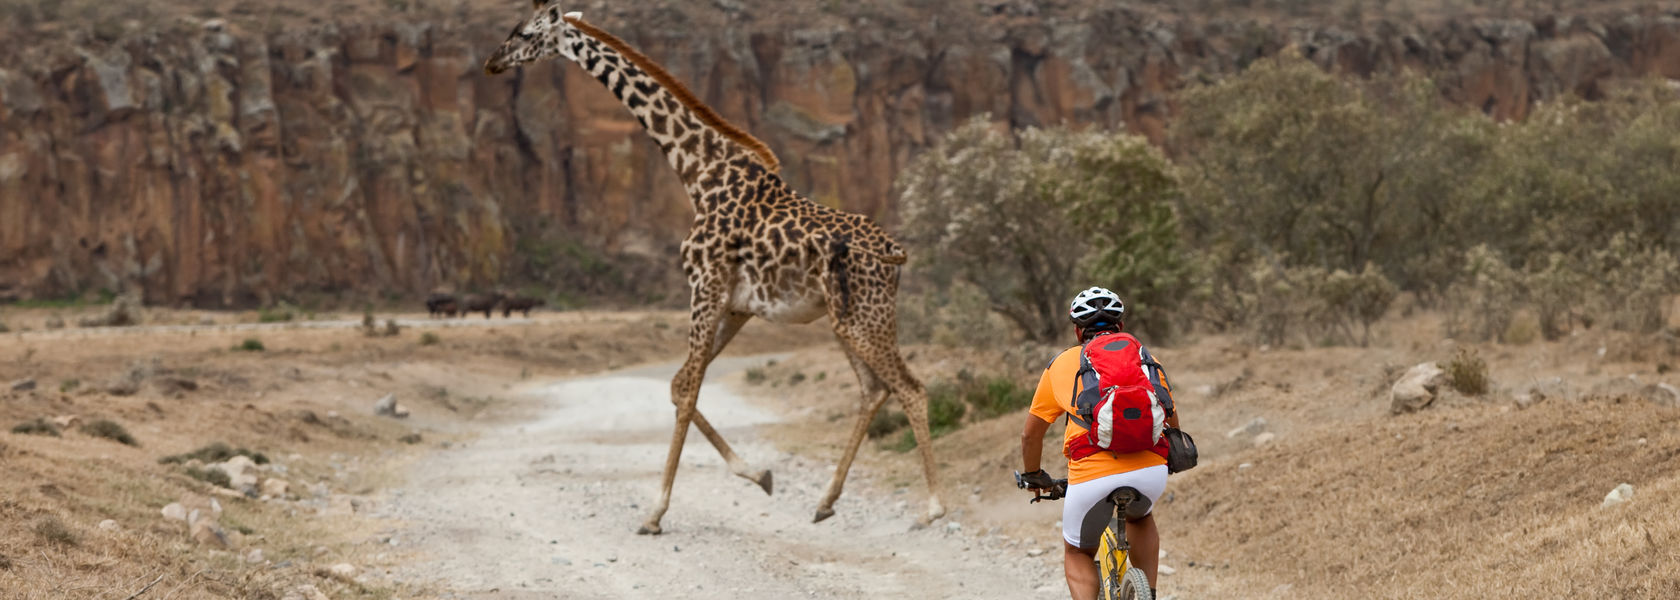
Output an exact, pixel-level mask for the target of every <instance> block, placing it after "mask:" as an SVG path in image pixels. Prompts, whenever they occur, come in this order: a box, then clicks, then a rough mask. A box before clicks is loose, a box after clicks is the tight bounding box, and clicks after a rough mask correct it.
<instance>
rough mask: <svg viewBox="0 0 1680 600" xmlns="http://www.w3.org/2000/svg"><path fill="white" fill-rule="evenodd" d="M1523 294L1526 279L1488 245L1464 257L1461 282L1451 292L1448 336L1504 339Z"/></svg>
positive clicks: (1477, 248) (1485, 339)
mask: <svg viewBox="0 0 1680 600" xmlns="http://www.w3.org/2000/svg"><path fill="white" fill-rule="evenodd" d="M1522 295H1523V290H1522V278H1521V277H1520V276H1518V275H1517V273H1516V271H1514V270H1512V269H1511V267H1510V265H1508V264H1506V263H1505V259H1504V258H1503V257H1501V256H1500V255H1499V253H1498V252H1497V251H1495V250H1493V249H1492V248H1489V247H1488V246H1486V245H1479V246H1476V247H1475V248H1471V249H1470V252H1469V253H1467V254H1466V255H1465V257H1464V271H1463V275H1462V276H1461V277H1460V279H1459V281H1458V283H1455V284H1453V286H1452V287H1451V288H1450V289H1449V290H1448V291H1447V298H1448V311H1447V323H1446V326H1447V335H1449V336H1452V337H1453V338H1455V339H1467V340H1475V341H1487V340H1495V341H1498V340H1502V339H1503V337H1504V335H1505V332H1506V331H1508V330H1509V329H1510V327H1511V320H1512V319H1513V318H1514V317H1515V316H1516V312H1517V308H1518V306H1519V302H1520V301H1521V298H1522Z"/></svg>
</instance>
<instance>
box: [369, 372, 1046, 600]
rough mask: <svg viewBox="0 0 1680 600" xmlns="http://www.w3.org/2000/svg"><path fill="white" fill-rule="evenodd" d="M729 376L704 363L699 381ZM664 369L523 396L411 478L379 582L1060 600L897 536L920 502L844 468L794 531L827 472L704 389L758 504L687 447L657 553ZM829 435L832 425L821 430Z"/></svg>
mask: <svg viewBox="0 0 1680 600" xmlns="http://www.w3.org/2000/svg"><path fill="white" fill-rule="evenodd" d="M747 362H748V361H746V360H745V359H737V360H720V361H718V363H717V364H714V365H713V367H712V371H711V373H712V375H713V378H714V380H715V379H717V378H719V377H720V376H721V375H723V374H726V373H728V372H730V371H732V370H738V369H740V368H742V367H743V366H744V365H745V364H746V363H747ZM674 372H675V365H665V366H659V367H647V368H640V369H634V370H630V371H621V372H616V373H611V374H606V375H601V376H595V377H589V378H584V379H573V380H566V381H561V382H558V383H550V384H544V385H537V386H531V387H529V388H527V389H526V390H525V393H524V394H523V395H522V398H521V401H520V402H518V403H517V404H516V405H513V406H510V407H508V409H507V411H506V412H505V413H503V414H500V415H496V416H497V417H499V419H500V421H501V424H499V425H495V426H493V427H492V428H491V429H489V430H487V431H485V432H484V434H483V435H482V437H481V438H479V439H478V440H477V441H475V442H472V443H470V444H467V445H465V446H459V447H456V448H453V449H449V450H445V451H442V452H440V453H438V454H436V455H434V456H433V457H431V458H428V459H425V460H423V461H421V462H420V463H418V464H417V466H416V471H415V472H414V473H413V474H412V475H411V476H410V480H409V484H408V485H407V486H406V487H405V488H404V489H401V490H398V491H395V492H393V493H392V495H391V498H390V501H389V503H388V505H387V506H386V512H387V514H386V515H385V516H389V517H393V518H396V519H400V520H402V521H404V522H406V523H408V524H410V526H409V529H408V530H407V531H405V532H403V533H400V534H399V537H400V538H402V544H403V545H404V546H410V547H415V548H420V549H422V552H423V553H424V554H423V555H422V556H420V557H417V559H416V560H412V561H408V562H407V565H408V566H406V567H405V568H404V569H403V570H402V571H399V572H398V573H396V575H397V576H398V577H399V578H401V579H404V580H407V581H411V582H414V583H423V582H430V583H431V584H432V585H433V586H436V587H437V588H441V589H443V590H447V591H444V592H442V593H441V594H440V595H441V596H443V597H468V598H478V597H495V598H557V597H558V598H648V597H685V598H789V597H816V598H860V597H881V598H1022V597H1055V596H1057V595H1060V594H1063V593H1065V591H1064V590H1063V589H1062V587H1061V584H1060V576H1059V573H1058V572H1057V571H1055V570H1054V569H1052V568H1051V567H1052V566H1053V565H1051V564H1048V561H1046V560H1044V559H1043V558H1029V557H1027V556H1026V554H1025V553H1024V551H1023V550H1022V549H1019V548H1015V547H1013V546H1012V545H1011V544H1010V543H1009V542H1008V540H1007V539H1006V538H1003V537H1001V536H995V535H991V536H987V535H971V534H970V533H968V532H964V531H962V530H961V527H960V525H958V526H952V525H951V522H950V521H940V522H937V523H935V524H934V525H933V526H932V527H926V528H915V527H913V525H914V522H915V513H916V511H917V510H919V508H920V507H921V506H922V505H923V503H922V500H923V497H922V495H921V490H920V489H919V488H920V486H916V488H914V489H912V490H911V491H908V492H906V491H901V490H902V488H900V491H885V490H883V489H882V488H880V487H877V486H876V485H874V483H873V482H872V481H870V479H869V478H868V477H867V476H863V475H860V474H859V473H858V472H857V470H855V469H854V472H853V477H852V479H851V480H850V481H849V482H848V489H847V494H846V496H844V497H842V499H841V502H840V504H839V505H838V507H837V508H838V510H839V515H837V516H836V517H835V518H833V519H830V520H828V521H825V522H823V523H821V524H813V523H811V522H810V521H811V515H812V512H813V511H814V510H815V507H816V505H817V500H818V498H819V496H820V494H821V493H822V491H823V489H824V486H826V485H827V482H828V476H829V474H830V473H831V472H832V471H831V466H830V465H831V464H832V461H833V460H834V459H833V458H829V459H827V462H824V461H822V460H821V459H816V458H803V457H799V456H794V455H790V454H787V453H784V452H781V451H778V450H777V449H776V448H775V447H774V446H773V445H772V444H770V443H769V442H768V441H767V440H765V439H764V438H763V437H762V436H761V431H760V427H759V426H761V425H766V424H772V423H776V422H778V421H780V419H781V417H780V416H779V415H778V413H777V412H776V410H775V408H776V407H774V406H769V405H767V404H765V403H762V402H757V401H751V400H747V399H745V398H743V397H742V396H740V395H737V394H736V393H735V392H734V391H732V390H731V389H730V388H729V387H728V386H727V385H724V384H720V383H718V382H716V381H714V382H713V383H709V384H707V385H706V386H705V388H704V390H703V391H702V392H701V395H700V409H701V411H702V413H703V414H705V415H706V416H707V418H708V419H710V420H711V422H712V423H713V424H715V425H716V426H717V427H718V428H719V430H720V431H721V432H722V433H723V435H724V437H725V438H726V439H728V440H729V441H730V442H731V444H733V445H734V447H735V448H736V451H737V453H738V454H740V455H741V456H742V457H743V458H745V459H746V460H747V461H748V462H749V463H751V464H753V466H754V467H758V468H762V467H768V468H770V469H771V470H772V471H773V472H774V474H775V495H774V496H773V497H768V496H766V495H765V494H764V493H763V492H762V491H760V490H759V488H758V487H757V486H756V485H754V484H753V483H751V482H749V481H747V480H745V479H741V478H738V477H735V476H733V475H731V474H730V473H729V471H728V469H727V467H726V465H725V464H724V462H723V460H722V459H721V458H720V457H719V455H718V453H717V452H716V451H715V450H714V449H713V448H712V447H711V446H710V444H708V443H707V442H706V440H705V438H704V437H703V436H701V435H700V434H699V433H698V432H697V431H691V432H690V434H689V436H688V441H687V445H686V446H685V449H684V453H683V458H682V469H681V470H680V471H679V473H678V477H677V482H676V489H675V492H674V499H673V501H672V508H671V510H670V512H669V513H667V515H666V517H665V520H664V525H665V530H666V533H665V534H664V535H660V536H638V535H636V534H635V529H636V527H637V526H638V525H639V524H640V523H641V522H642V520H643V519H644V518H645V517H646V515H647V506H648V505H649V504H650V503H652V502H653V501H654V500H655V499H656V498H657V495H658V491H659V489H658V488H659V481H660V474H661V469H662V467H663V465H664V459H665V453H666V449H667V447H668V445H669V440H670V431H671V426H672V418H673V416H672V410H671V408H670V406H671V405H670V401H669V389H670V388H669V381H670V376H671V375H672V373H674ZM837 426H838V425H837Z"/></svg>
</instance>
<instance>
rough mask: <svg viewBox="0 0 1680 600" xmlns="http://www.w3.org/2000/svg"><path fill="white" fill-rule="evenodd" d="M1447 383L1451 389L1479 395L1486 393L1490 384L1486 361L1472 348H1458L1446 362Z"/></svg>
mask: <svg viewBox="0 0 1680 600" xmlns="http://www.w3.org/2000/svg"><path fill="white" fill-rule="evenodd" d="M1447 384H1448V385H1451V386H1452V388H1453V389H1455V390H1458V391H1460V392H1463V393H1466V394H1469V395H1471V396H1481V395H1483V394H1486V393H1488V389H1489V388H1490V387H1491V384H1489V383H1488V367H1487V361H1485V360H1482V355H1481V354H1480V353H1478V352H1476V350H1475V349H1473V348H1459V349H1458V353H1457V354H1454V355H1453V359H1452V361H1451V362H1448V363H1447Z"/></svg>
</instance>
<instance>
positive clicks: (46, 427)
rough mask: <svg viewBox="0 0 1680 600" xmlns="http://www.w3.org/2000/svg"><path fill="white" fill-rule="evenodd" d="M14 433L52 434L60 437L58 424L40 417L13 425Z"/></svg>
mask: <svg viewBox="0 0 1680 600" xmlns="http://www.w3.org/2000/svg"><path fill="white" fill-rule="evenodd" d="M12 433H16V434H21V435H50V436H52V437H60V435H59V431H58V426H57V425H53V424H52V423H48V422H47V420H46V419H39V418H38V419H35V420H33V421H24V422H22V423H18V424H17V425H14V426H12Z"/></svg>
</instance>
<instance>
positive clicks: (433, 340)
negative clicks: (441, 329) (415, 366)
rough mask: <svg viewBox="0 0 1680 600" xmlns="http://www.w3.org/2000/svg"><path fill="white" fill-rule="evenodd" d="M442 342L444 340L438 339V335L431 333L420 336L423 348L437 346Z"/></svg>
mask: <svg viewBox="0 0 1680 600" xmlns="http://www.w3.org/2000/svg"><path fill="white" fill-rule="evenodd" d="M442 341H443V338H440V337H438V334H436V333H432V332H430V331H428V332H426V333H422V334H420V345H422V346H436V345H438V343H439V342H442Z"/></svg>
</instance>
